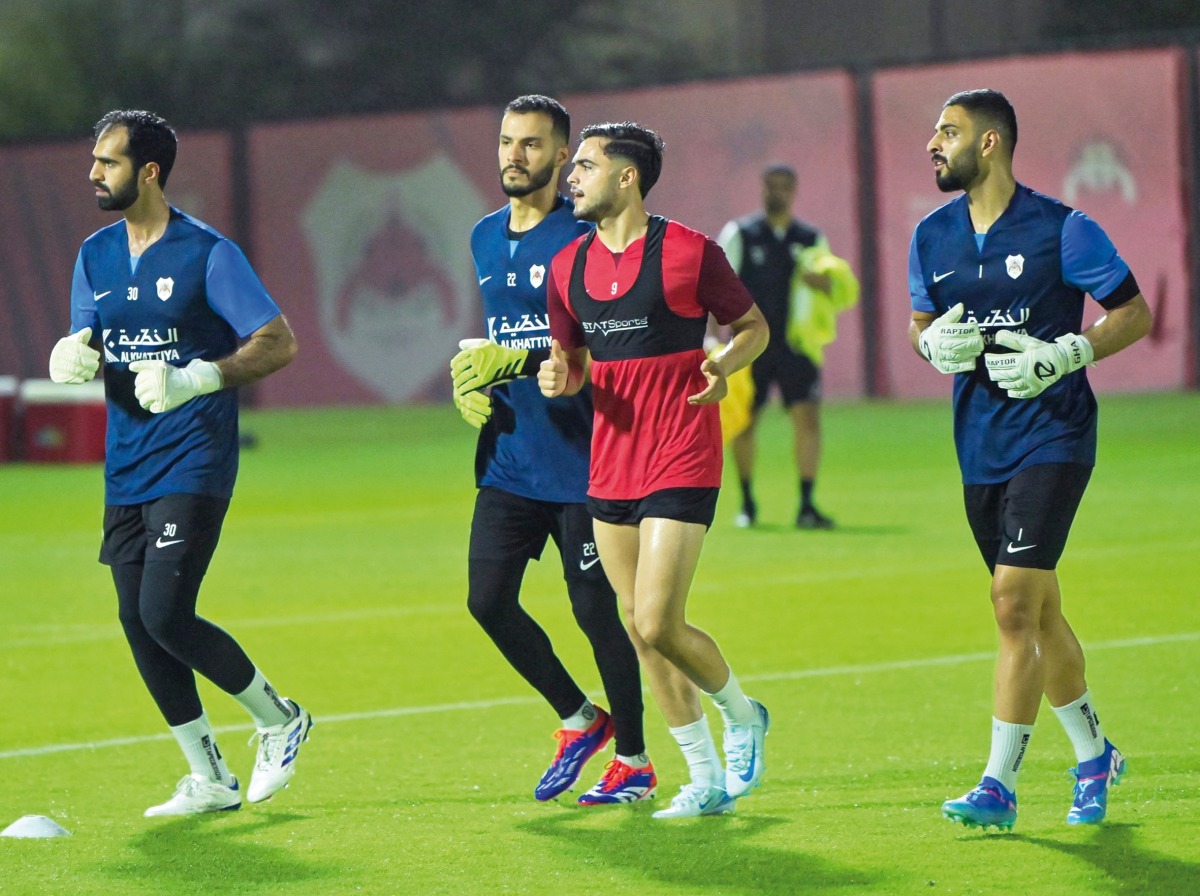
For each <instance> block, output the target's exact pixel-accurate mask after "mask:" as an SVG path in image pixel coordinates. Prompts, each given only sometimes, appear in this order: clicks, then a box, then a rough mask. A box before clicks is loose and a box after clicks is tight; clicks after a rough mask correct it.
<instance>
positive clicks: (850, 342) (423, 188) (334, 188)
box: [250, 74, 862, 405]
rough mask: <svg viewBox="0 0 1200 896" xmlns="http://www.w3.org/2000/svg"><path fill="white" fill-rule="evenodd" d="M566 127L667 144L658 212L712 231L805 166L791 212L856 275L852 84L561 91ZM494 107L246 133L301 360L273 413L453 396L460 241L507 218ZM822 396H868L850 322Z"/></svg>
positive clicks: (463, 256)
mask: <svg viewBox="0 0 1200 896" xmlns="http://www.w3.org/2000/svg"><path fill="white" fill-rule="evenodd" d="M562 99H563V102H564V104H565V105H566V106H567V108H568V109H569V110H570V112H571V116H572V125H573V128H574V129H575V131H576V132H578V129H579V128H580V127H582V126H584V125H586V124H591V123H595V122H599V121H608V120H629V119H633V120H637V121H639V122H641V123H642V124H645V125H647V126H649V127H652V128H654V129H655V130H657V131H659V132H660V133H661V134H662V135H663V138H664V140H665V141H666V144H667V149H666V156H665V162H664V169H663V175H662V178H661V180H660V181H659V183H658V185H657V186H655V188H654V192H653V193H651V194H650V197H649V200H648V203H647V205H648V208H649V210H650V211H651V212H653V213H657V214H662V215H665V216H667V217H670V218H675V219H677V220H679V221H681V222H683V223H684V224H687V225H689V226H691V227H695V228H696V229H699V230H702V231H704V232H706V233H709V234H710V235H713V236H715V235H716V233H717V232H718V231H719V230H720V228H721V227H722V226H723V225H724V224H725V222H726V221H727V220H729V219H731V218H734V217H737V216H738V215H741V214H744V213H746V212H748V211H752V210H754V209H755V208H758V207H759V206H760V204H761V187H760V174H761V171H762V169H763V167H765V166H766V165H767V164H769V163H772V162H787V163H789V164H792V165H793V166H795V167H796V168H797V170H798V172H799V189H798V198H797V204H796V213H797V214H798V215H799V216H800V217H803V218H805V219H807V220H809V221H811V222H812V223H814V224H815V225H817V226H819V227H821V228H823V229H824V230H825V231H826V232H827V233H828V235H829V239H830V242H831V245H832V247H833V249H834V251H835V252H838V253H839V254H841V255H844V256H845V257H846V258H848V259H849V260H850V262H851V263H852V264H853V265H856V266H857V264H858V255H859V249H858V244H857V229H858V228H857V197H856V194H855V190H854V183H855V178H854V145H853V130H852V126H853V125H852V123H853V116H852V115H851V104H852V100H853V83H852V81H851V79H850V77H849V76H847V75H844V74H819V75H806V76H793V77H788V78H772V79H758V80H753V81H743V82H733V83H723V84H720V85H690V86H685V87H675V88H669V89H660V90H646V91H634V92H626V93H614V94H603V95H587V96H577V97H572V96H567V97H563V98H562ZM499 118H500V109H499V108H498V107H497V108H494V109H493V108H487V109H481V108H477V109H471V110H463V111H454V112H441V113H422V114H411V115H396V116H386V117H371V118H358V119H346V120H339V121H322V122H310V123H301V124H284V125H271V126H264V127H259V128H255V129H254V130H253V132H252V133H251V136H250V155H251V159H252V165H251V183H252V186H253V196H254V203H253V205H254V215H253V225H252V226H253V234H254V247H255V262H256V266H257V268H258V270H259V273H260V274H261V275H262V276H263V279H264V280H265V281H266V283H267V286H268V288H270V289H271V291H272V293H273V294H274V295H275V296H276V298H277V300H278V301H279V302H280V304H281V306H282V307H283V308H284V311H285V313H286V314H287V316H288V319H289V320H290V321H291V323H292V326H293V328H294V329H295V330H296V332H297V337H298V339H299V342H300V354H299V356H298V357H297V359H296V361H295V362H294V363H293V364H292V365H291V366H290V367H288V368H287V369H285V370H283V371H281V372H280V373H278V374H276V375H274V376H272V377H270V378H269V379H268V380H267V381H265V382H264V383H263V384H261V386H260V387H259V391H258V397H259V399H260V400H261V401H263V402H264V403H266V404H270V405H299V404H313V405H321V404H339V403H359V402H373V401H380V400H382V401H389V402H400V401H410V400H421V399H429V398H444V397H447V396H448V394H449V376H448V362H449V359H450V357H451V356H452V355H453V354H454V352H455V351H456V350H457V343H458V340H459V339H461V338H463V337H469V336H481V335H483V333H482V328H483V321H482V311H481V308H480V304H479V297H478V291H477V290H478V287H477V284H476V283H475V278H474V268H473V266H472V263H471V257H470V250H469V245H468V240H469V236H470V232H471V228H472V226H473V225H474V224H475V222H476V221H477V220H478V219H479V218H480V217H482V216H483V215H484V214H487V213H488V212H490V211H492V210H493V209H495V208H498V207H500V206H501V205H502V204H503V203H504V196H503V194H502V193H501V192H500V189H499V185H498V184H499V180H498V171H499V168H498V163H497V135H498V129H499ZM840 323H841V334H840V336H839V340H838V342H837V343H835V345H833V346H832V347H831V349H830V351H829V353H828V355H829V360H828V368H827V370H828V372H827V377H826V379H827V389H826V391H827V393H829V394H843V395H846V394H860V393H861V392H862V375H861V372H860V370H861V366H862V365H861V360H860V358H861V327H860V325H859V320H858V315H857V313H856V312H850V313H848V314H845V315H843V317H842V320H841V322H840Z"/></svg>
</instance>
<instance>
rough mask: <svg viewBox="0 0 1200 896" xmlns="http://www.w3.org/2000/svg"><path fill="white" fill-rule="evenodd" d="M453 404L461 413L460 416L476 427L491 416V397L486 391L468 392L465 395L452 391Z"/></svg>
mask: <svg viewBox="0 0 1200 896" xmlns="http://www.w3.org/2000/svg"><path fill="white" fill-rule="evenodd" d="M454 406H455V407H456V408H458V412H459V413H460V414H462V418H463V419H464V420H466V421H467V422H468V423H470V424H471V425H472V426H474V427H475V428H476V429H483V425H484V424H485V423H487V422H488V420H490V419H491V417H492V399H491V396H489V395H488V394H487V393H486V392H468V393H467V394H466V395H459V394H458V393H457V392H455V393H454Z"/></svg>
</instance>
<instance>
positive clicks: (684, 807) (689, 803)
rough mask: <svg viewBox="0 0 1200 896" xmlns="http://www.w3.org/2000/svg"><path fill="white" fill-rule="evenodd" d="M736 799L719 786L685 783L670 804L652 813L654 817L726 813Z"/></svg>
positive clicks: (734, 803)
mask: <svg viewBox="0 0 1200 896" xmlns="http://www.w3.org/2000/svg"><path fill="white" fill-rule="evenodd" d="M736 805H737V800H735V799H733V798H732V797H731V796H730V795H729V794H727V793H726V792H725V791H724V790H722V789H721V788H720V787H704V786H703V785H700V784H685V785H683V786H682V787H680V788H679V793H677V794H675V796H674V797H672V798H671V805H669V806H668V807H667V808H665V809H660V810H658V811H657V812H655V813H654V817H655V818H699V817H700V816H701V815H728V814H729V813H731V812H732V811H733V810H734V807H735V806H736Z"/></svg>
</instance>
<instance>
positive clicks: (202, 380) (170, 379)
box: [129, 358, 225, 414]
mask: <svg viewBox="0 0 1200 896" xmlns="http://www.w3.org/2000/svg"><path fill="white" fill-rule="evenodd" d="M129 369H130V370H131V371H133V372H134V373H136V374H137V379H135V380H134V381H133V394H134V395H135V396H136V397H137V400H138V404H140V405H141V406H142V407H144V408H145V409H146V410H148V411H149V412H150V413H151V414H165V413H166V412H167V411H173V410H175V408H177V407H179V406H180V405H181V404H184V403H186V402H189V401H191V400H192V399H193V398H195V397H196V396H197V395H207V394H208V393H209V392H216V391H217V390H218V389H220V388H221V387H222V386H224V384H225V378H224V377H223V376H221V371H220V370H219V369H218V367H217V365H216V364H214V363H213V362H212V361H201V360H200V359H199V358H196V359H195V360H194V361H192V362H191V363H190V364H188V366H187V367H174V366H172V365H171V364H168V363H167V362H166V361H157V360H156V361H134V362H133V363H132V364H130V365H129Z"/></svg>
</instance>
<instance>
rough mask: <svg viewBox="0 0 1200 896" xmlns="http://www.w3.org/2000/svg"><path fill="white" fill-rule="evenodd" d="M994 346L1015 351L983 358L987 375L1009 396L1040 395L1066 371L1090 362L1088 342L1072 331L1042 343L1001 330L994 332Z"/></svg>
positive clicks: (1091, 353) (1091, 354)
mask: <svg viewBox="0 0 1200 896" xmlns="http://www.w3.org/2000/svg"><path fill="white" fill-rule="evenodd" d="M996 345H1002V346H1004V347H1005V348H1011V349H1015V350H1016V351H1014V352H1009V353H1004V354H988V355H986V356H985V357H984V359H983V360H984V363H985V364H986V365H987V372H988V377H989V378H990V379H991V381H992V382H993V383H995V384H996V385H998V386H999V387H1000V388H1001V389H1003V390H1004V391H1006V392H1007V393H1008V397H1009V398H1033V397H1034V396H1035V395H1041V394H1042V392H1044V391H1045V390H1046V389H1047V388H1048V387H1050V386H1052V385H1054V384H1055V383H1057V382H1058V381H1059V380H1060V379H1062V378H1063V377H1064V376H1066V375H1067V374H1068V373H1072V372H1073V371H1076V370H1078V369H1079V368H1080V367H1083V366H1084V365H1085V364H1090V363H1092V358H1093V357H1094V353H1093V351H1092V344H1091V343H1090V342H1088V341H1087V340H1086V339H1084V338H1083V337H1082V336H1077V335H1076V334H1074V333H1068V334H1067V335H1066V336H1059V337H1058V338H1057V339H1055V340H1054V341H1053V342H1043V341H1042V340H1041V339H1035V338H1034V337H1032V336H1027V335H1025V334H1024V333H1014V332H1012V331H1011V330H1001V331H1000V332H999V333H997V334H996Z"/></svg>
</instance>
